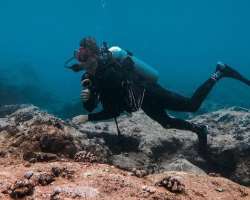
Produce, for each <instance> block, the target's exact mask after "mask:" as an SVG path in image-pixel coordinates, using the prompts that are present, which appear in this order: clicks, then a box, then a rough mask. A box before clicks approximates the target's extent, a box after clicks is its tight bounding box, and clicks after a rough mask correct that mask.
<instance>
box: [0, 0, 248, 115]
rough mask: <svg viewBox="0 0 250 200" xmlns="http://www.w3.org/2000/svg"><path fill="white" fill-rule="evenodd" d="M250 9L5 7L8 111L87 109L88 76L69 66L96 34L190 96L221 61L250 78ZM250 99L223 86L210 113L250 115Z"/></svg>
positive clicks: (1, 96) (193, 5)
mask: <svg viewBox="0 0 250 200" xmlns="http://www.w3.org/2000/svg"><path fill="white" fill-rule="evenodd" d="M249 7H250V2H249V1H247V0H241V1H234V0H220V1H216V0H210V1H198V0H191V1H184V0H176V1H165V0H157V1H149V0H148V1H142V0H127V1H117V0H74V1H66V0H60V1H59V0H54V1H49V0H43V1H32V0H24V1H18V0H12V1H1V2H0V25H1V32H0V46H1V48H0V104H13V103H32V104H35V105H38V106H40V107H42V108H43V109H47V110H49V111H50V112H53V113H55V114H58V115H61V116H68V115H67V114H69V113H71V112H72V113H73V112H74V109H75V110H79V109H77V105H76V106H74V105H75V104H78V103H79V91H80V81H79V79H80V74H75V73H73V72H70V71H68V70H66V69H65V68H64V62H65V60H67V59H68V58H69V57H70V56H71V55H72V52H73V50H74V49H75V48H77V47H78V44H79V41H80V39H81V38H82V37H84V36H89V35H91V36H93V37H95V38H96V39H97V40H98V41H99V42H102V41H107V42H108V43H109V44H110V45H119V46H121V47H123V48H125V49H129V50H130V51H132V52H133V53H134V54H135V55H136V56H137V57H139V58H141V59H142V60H144V61H145V62H147V63H149V64H150V65H152V66H153V67H155V68H156V69H157V70H158V71H159V72H160V75H161V77H160V83H161V84H162V85H163V86H164V87H166V88H168V89H171V90H176V91H177V92H179V93H181V94H184V95H188V96H190V95H192V93H193V92H194V90H195V89H196V88H197V87H198V86H199V85H200V84H201V83H202V82H203V81H204V80H205V79H207V78H208V77H209V76H210V74H211V73H212V72H213V71H214V69H215V65H216V62H217V61H223V62H225V63H228V64H230V65H232V66H234V67H235V68H237V69H238V70H239V71H240V72H242V73H243V74H245V75H246V76H248V77H249V78H250V55H249V52H250V37H249V35H250V26H249V19H250V13H249V11H248V9H249ZM249 98H250V92H249V88H247V87H246V86H244V85H243V84H241V83H239V82H237V81H234V80H223V81H221V82H219V83H218V85H217V87H216V88H215V89H214V90H213V92H212V93H211V95H210V96H209V98H208V100H207V101H206V102H205V105H207V107H206V109H203V110H204V111H207V110H210V109H213V108H217V107H223V106H231V105H237V106H243V107H248V108H249V107H250V102H249ZM78 106H79V105H78Z"/></svg>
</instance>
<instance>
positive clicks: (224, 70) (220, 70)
mask: <svg viewBox="0 0 250 200" xmlns="http://www.w3.org/2000/svg"><path fill="white" fill-rule="evenodd" d="M216 74H219V76H220V78H222V77H228V78H233V79H236V80H239V81H241V82H243V83H245V84H247V85H249V86H250V80H248V79H247V78H245V77H244V76H242V75H241V74H240V73H239V72H237V71H236V70H235V69H233V68H232V67H230V66H229V65H227V64H224V63H221V62H218V63H217V66H216Z"/></svg>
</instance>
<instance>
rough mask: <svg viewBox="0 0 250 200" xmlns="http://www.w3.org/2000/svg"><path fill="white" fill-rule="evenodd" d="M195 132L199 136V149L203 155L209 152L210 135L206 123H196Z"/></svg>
mask: <svg viewBox="0 0 250 200" xmlns="http://www.w3.org/2000/svg"><path fill="white" fill-rule="evenodd" d="M195 132H196V134H197V136H198V140H199V143H198V151H199V153H200V154H202V155H206V154H207V135H208V127H207V126H205V125H196V127H195Z"/></svg>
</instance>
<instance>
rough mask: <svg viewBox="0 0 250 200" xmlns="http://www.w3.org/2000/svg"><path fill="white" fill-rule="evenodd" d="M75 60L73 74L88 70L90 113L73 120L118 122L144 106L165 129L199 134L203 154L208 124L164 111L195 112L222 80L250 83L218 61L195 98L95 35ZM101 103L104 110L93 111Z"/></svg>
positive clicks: (84, 81) (86, 101) (85, 41)
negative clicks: (172, 87)
mask: <svg viewBox="0 0 250 200" xmlns="http://www.w3.org/2000/svg"><path fill="white" fill-rule="evenodd" d="M75 58H77V60H78V64H74V65H72V66H70V67H69V68H70V69H72V70H73V71H75V72H78V71H81V70H85V71H86V73H85V74H84V75H83V76H82V80H81V83H82V86H83V90H82V92H81V98H82V101H83V106H84V107H85V109H86V110H87V111H89V112H90V114H88V115H80V116H77V117H74V118H73V120H72V122H73V123H74V124H81V123H85V122H87V121H100V120H108V119H112V118H114V119H115V120H116V117H118V116H119V115H120V114H121V113H123V112H128V113H132V112H135V111H138V110H139V109H142V110H143V111H144V112H145V114H146V115H148V116H149V117H150V118H151V119H152V120H154V121H156V122H158V123H159V124H160V125H161V126H163V127H164V128H166V129H170V128H174V129H180V130H189V131H192V132H195V133H196V134H197V136H198V141H199V142H198V151H199V152H200V153H201V154H202V153H203V154H206V152H207V151H206V150H207V134H208V130H207V126H206V125H201V124H195V123H192V122H189V121H186V120H183V119H178V118H173V117H171V116H169V115H168V114H167V113H166V111H165V110H171V111H178V112H196V111H197V110H198V109H199V108H200V106H201V104H202V102H203V101H204V100H205V99H206V97H207V96H208V94H209V93H210V91H211V90H212V88H213V87H214V86H215V84H216V83H217V82H218V81H219V80H221V79H222V78H226V77H228V78H233V79H237V80H239V81H241V82H243V83H245V84H247V85H250V81H249V80H248V79H246V78H245V77H243V76H242V75H241V74H240V73H238V72H237V71H236V70H234V69H233V68H231V67H230V66H228V65H226V64H223V63H218V64H217V66H216V69H215V72H214V73H213V74H212V75H211V76H210V77H209V78H208V80H206V81H205V82H204V83H203V84H202V85H201V86H200V87H199V88H198V89H197V90H196V91H195V92H194V94H193V96H192V97H185V96H182V95H180V94H177V93H175V92H173V91H169V90H167V89H165V88H163V87H162V86H160V85H159V84H158V83H157V78H158V74H157V72H156V71H155V70H154V69H153V68H151V67H150V66H148V65H147V64H146V63H144V62H143V61H141V60H139V59H138V58H136V57H135V56H133V54H132V53H130V52H128V51H125V50H123V49H121V48H120V47H111V48H108V46H107V44H106V43H104V45H103V47H99V46H98V45H97V43H96V40H95V39H94V38H91V37H86V38H84V39H82V40H81V42H80V49H79V50H78V51H76V52H75ZM99 102H100V103H101V104H102V107H103V109H102V110H101V111H100V112H96V113H91V112H92V111H93V110H94V109H95V108H96V107H97V105H98V103H99ZM116 123H117V121H116ZM117 128H118V125H117ZM118 130H119V128H118ZM118 133H119V131H118Z"/></svg>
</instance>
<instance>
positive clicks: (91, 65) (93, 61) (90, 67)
mask: <svg viewBox="0 0 250 200" xmlns="http://www.w3.org/2000/svg"><path fill="white" fill-rule="evenodd" d="M80 63H81V62H80ZM97 63H98V62H97V58H95V57H88V59H87V60H86V62H82V63H81V65H82V67H83V69H84V70H86V71H88V72H95V70H96V68H97V66H98V64H97Z"/></svg>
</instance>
